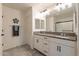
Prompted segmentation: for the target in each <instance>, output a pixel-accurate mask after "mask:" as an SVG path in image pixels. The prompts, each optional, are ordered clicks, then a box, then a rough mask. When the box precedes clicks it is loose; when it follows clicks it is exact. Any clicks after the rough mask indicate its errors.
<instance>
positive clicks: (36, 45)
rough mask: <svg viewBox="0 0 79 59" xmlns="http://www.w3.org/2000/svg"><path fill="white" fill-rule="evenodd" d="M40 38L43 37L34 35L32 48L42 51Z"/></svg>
mask: <svg viewBox="0 0 79 59" xmlns="http://www.w3.org/2000/svg"><path fill="white" fill-rule="evenodd" d="M42 40H43V37H42V36H35V37H34V41H35V42H34V48H36V49H37V50H39V51H42Z"/></svg>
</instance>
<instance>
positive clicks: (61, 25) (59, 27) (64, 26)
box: [55, 20, 73, 32]
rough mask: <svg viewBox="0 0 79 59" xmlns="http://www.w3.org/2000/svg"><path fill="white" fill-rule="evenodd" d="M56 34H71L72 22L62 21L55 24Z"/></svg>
mask: <svg viewBox="0 0 79 59" xmlns="http://www.w3.org/2000/svg"><path fill="white" fill-rule="evenodd" d="M55 31H56V32H73V21H72V20H70V21H63V22H56V23H55Z"/></svg>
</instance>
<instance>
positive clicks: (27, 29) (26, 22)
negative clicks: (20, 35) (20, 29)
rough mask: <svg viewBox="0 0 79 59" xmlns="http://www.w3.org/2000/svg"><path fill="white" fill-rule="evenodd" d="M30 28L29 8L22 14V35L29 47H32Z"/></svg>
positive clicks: (30, 10) (30, 12) (30, 14)
mask: <svg viewBox="0 0 79 59" xmlns="http://www.w3.org/2000/svg"><path fill="white" fill-rule="evenodd" d="M32 27H33V26H32V8H31V7H30V8H28V10H27V11H25V12H24V31H25V33H24V35H25V38H26V43H27V44H29V45H30V46H31V47H32V45H33V40H32Z"/></svg>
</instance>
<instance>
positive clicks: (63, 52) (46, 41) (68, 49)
mask: <svg viewBox="0 0 79 59" xmlns="http://www.w3.org/2000/svg"><path fill="white" fill-rule="evenodd" d="M34 48H35V49H37V50H39V51H40V52H42V53H43V54H45V55H48V56H75V55H76V41H69V40H65V39H59V38H52V37H46V36H40V35H35V36H34Z"/></svg>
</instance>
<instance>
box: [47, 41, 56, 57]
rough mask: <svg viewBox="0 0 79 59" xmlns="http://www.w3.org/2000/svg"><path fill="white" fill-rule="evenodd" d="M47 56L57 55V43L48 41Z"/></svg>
mask: <svg viewBox="0 0 79 59" xmlns="http://www.w3.org/2000/svg"><path fill="white" fill-rule="evenodd" d="M48 55H49V56H57V55H58V46H57V43H54V42H51V43H49V53H48Z"/></svg>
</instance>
